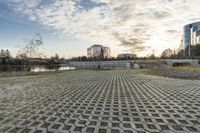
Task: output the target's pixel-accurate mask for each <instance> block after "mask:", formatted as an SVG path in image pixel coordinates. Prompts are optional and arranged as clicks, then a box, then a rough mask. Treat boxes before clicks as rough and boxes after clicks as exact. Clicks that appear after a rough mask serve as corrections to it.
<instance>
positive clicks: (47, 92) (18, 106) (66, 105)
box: [0, 70, 200, 133]
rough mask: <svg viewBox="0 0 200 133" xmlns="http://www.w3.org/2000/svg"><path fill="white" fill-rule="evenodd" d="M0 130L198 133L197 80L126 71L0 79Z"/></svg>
mask: <svg viewBox="0 0 200 133" xmlns="http://www.w3.org/2000/svg"><path fill="white" fill-rule="evenodd" d="M0 132H1V133H4V132H5V133H23V132H25V133H28V132H30V133H47V132H48V133H51V132H56V133H200V81H195V80H193V81H192V80H180V79H169V78H160V77H154V76H145V75H142V74H139V73H137V72H135V71H134V70H131V71H130V70H129V71H120V70H118V71H117V70H115V71H72V72H66V73H60V74H55V75H45V76H30V77H16V78H1V79H0Z"/></svg>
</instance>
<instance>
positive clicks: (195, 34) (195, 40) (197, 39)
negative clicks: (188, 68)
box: [183, 22, 200, 58]
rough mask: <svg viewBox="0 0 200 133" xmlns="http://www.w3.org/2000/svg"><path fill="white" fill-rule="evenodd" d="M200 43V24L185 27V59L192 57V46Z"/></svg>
mask: <svg viewBox="0 0 200 133" xmlns="http://www.w3.org/2000/svg"><path fill="white" fill-rule="evenodd" d="M199 43H200V22H195V23H191V24H188V25H186V26H184V34H183V45H184V49H185V57H188V58H189V57H191V52H192V51H191V49H190V46H192V45H196V44H199Z"/></svg>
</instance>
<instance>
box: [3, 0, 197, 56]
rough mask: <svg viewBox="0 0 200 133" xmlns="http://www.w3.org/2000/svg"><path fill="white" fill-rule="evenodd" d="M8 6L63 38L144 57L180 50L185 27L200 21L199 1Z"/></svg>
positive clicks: (63, 0)
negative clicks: (71, 38)
mask: <svg viewBox="0 0 200 133" xmlns="http://www.w3.org/2000/svg"><path fill="white" fill-rule="evenodd" d="M5 1H6V3H7V4H8V6H11V7H13V9H14V10H16V11H17V12H18V13H19V14H20V15H24V16H26V17H28V18H29V19H30V20H33V21H37V22H39V23H41V24H42V25H44V26H46V27H50V28H53V29H55V31H56V32H57V33H59V34H63V35H67V36H74V37H77V38H81V39H85V40H88V41H90V42H91V43H100V44H104V45H108V46H111V47H112V48H115V49H120V50H121V51H123V50H124V49H129V50H130V51H134V52H136V53H138V54H140V55H143V54H144V53H148V52H151V51H156V54H159V53H160V52H161V51H162V50H164V49H165V48H168V47H169V48H177V47H178V45H179V43H180V39H181V34H182V28H183V26H184V25H185V24H187V23H190V22H192V21H198V20H199V19H200V14H199V11H200V10H199V4H200V1H199V0H192V1H191V0H126V2H124V1H119V0H54V1H51V2H49V3H48V4H47V3H45V2H44V1H43V0H30V1H24V0H5ZM86 1H87V2H86ZM84 2H85V3H84ZM4 3H5V2H4ZM144 50H145V52H144ZM142 51H143V52H142Z"/></svg>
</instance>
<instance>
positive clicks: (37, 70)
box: [31, 67, 76, 73]
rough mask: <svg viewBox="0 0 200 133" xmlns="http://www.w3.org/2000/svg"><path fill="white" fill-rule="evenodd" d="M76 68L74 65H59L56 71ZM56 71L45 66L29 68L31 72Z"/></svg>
mask: <svg viewBox="0 0 200 133" xmlns="http://www.w3.org/2000/svg"><path fill="white" fill-rule="evenodd" d="M75 69H76V68H75V67H60V68H59V69H58V71H66V70H75ZM54 71H56V70H55V69H47V68H44V67H35V68H32V69H31V72H36V73H37V72H54Z"/></svg>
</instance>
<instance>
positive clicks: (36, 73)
mask: <svg viewBox="0 0 200 133" xmlns="http://www.w3.org/2000/svg"><path fill="white" fill-rule="evenodd" d="M67 71H74V70H63V71H52V72H25V71H24V72H17V73H12V72H3V73H0V77H17V76H36V75H48V74H59V73H64V72H67Z"/></svg>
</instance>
